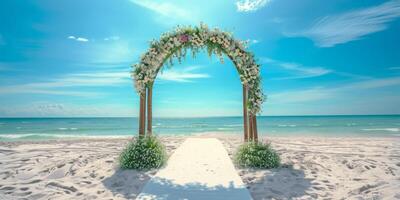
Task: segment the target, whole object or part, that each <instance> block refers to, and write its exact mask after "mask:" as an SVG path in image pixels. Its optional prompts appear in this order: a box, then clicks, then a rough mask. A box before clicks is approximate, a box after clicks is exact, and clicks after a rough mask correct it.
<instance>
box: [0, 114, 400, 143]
mask: <svg viewBox="0 0 400 200" xmlns="http://www.w3.org/2000/svg"><path fill="white" fill-rule="evenodd" d="M137 120H138V118H137V117H18V118H16V117H14V118H0V141H20V140H25V141H26V140H49V139H71V138H81V137H88V138H102V137H107V138H108V137H128V136H136V135H137V132H138V125H137ZM258 128H259V134H260V135H261V136H327V137H348V136H351V137H352V136H356V137H399V136H400V115H314V116H312V115H305V116H304V115H303V116H258ZM153 132H154V134H155V135H159V136H163V135H180V136H182V135H185V136H187V135H201V134H243V118H242V117H241V116H225V117H215V116H213V117H186V118H185V117H155V118H154V119H153Z"/></svg>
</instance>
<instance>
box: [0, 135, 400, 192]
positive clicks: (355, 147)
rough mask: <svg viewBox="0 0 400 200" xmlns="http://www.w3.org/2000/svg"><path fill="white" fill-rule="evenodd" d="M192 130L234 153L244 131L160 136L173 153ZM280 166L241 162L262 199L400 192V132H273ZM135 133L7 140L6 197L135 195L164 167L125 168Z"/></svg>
mask: <svg viewBox="0 0 400 200" xmlns="http://www.w3.org/2000/svg"><path fill="white" fill-rule="evenodd" d="M189 137H215V138H217V139H219V140H220V141H221V142H222V143H223V145H224V147H225V149H226V150H227V152H228V155H229V156H230V157H231V158H232V157H233V155H234V153H235V150H236V148H237V147H238V146H239V145H240V144H242V137H241V135H235V134H231V135H228V134H224V135H222V134H208V135H199V136H181V137H179V136H178V137H177V136H160V137H159V138H160V139H161V140H162V142H163V143H164V145H165V146H166V148H167V152H168V154H169V155H171V154H172V153H173V152H174V150H175V149H176V148H178V147H179V145H180V144H181V143H182V142H183V141H184V140H185V139H186V138H189ZM263 139H266V140H267V141H268V142H271V144H272V146H273V147H274V149H276V151H277V152H278V153H279V154H280V155H281V158H282V166H281V167H279V168H277V169H271V170H260V169H240V168H236V170H237V172H238V174H239V176H240V177H241V178H242V180H243V182H244V183H245V184H246V185H247V187H248V189H249V191H250V193H251V195H252V197H253V198H254V199H255V200H258V199H271V198H275V199H290V198H296V199H309V198H313V199H324V198H328V197H331V198H333V199H340V198H346V199H347V198H351V199H354V198H364V199H371V198H375V199H393V198H400V192H399V191H400V190H399V189H400V138H375V137H374V138H368V137H361V138H360V137H359V138H347V137H346V138H343V137H336V138H330V137H329V138H328V137H303V136H299V137H293V136H290V137H281V136H280V137H267V138H263ZM128 141H129V138H125V139H121V138H119V139H109V138H103V139H98V138H97V139H82V138H79V139H71V140H46V141H34V142H32V141H31V142H30V141H16V142H0V179H1V180H2V181H1V183H0V198H1V197H3V196H4V198H11V199H13V198H27V199H42V198H43V199H90V198H99V199H105V198H114V199H131V198H135V197H136V196H137V195H138V194H139V193H140V191H141V189H142V188H143V186H144V184H146V183H147V181H148V180H149V179H150V178H151V177H152V176H153V175H154V174H155V173H156V171H157V170H151V171H148V172H138V171H135V170H120V169H119V168H118V162H117V159H118V155H119V153H120V152H121V150H122V149H123V148H124V147H125V144H126V143H127V142H128Z"/></svg>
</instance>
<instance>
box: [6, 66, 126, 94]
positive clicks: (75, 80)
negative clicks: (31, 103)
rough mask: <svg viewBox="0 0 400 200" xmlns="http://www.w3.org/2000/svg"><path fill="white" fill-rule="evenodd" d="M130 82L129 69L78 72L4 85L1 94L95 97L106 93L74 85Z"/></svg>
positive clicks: (111, 85)
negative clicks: (83, 89) (122, 70)
mask: <svg viewBox="0 0 400 200" xmlns="http://www.w3.org/2000/svg"><path fill="white" fill-rule="evenodd" d="M129 82H131V80H130V74H129V72H127V71H126V72H121V71H105V72H93V73H76V74H68V75H64V76H61V77H59V78H55V79H51V80H48V81H43V82H32V83H25V84H18V85H8V86H2V87H1V88H0V95H7V94H26V93H29V94H50V95H64V96H83V97H93V96H101V95H104V93H98V92H82V91H76V90H74V88H72V87H79V88H82V87H100V86H101V87H113V86H120V85H123V84H129Z"/></svg>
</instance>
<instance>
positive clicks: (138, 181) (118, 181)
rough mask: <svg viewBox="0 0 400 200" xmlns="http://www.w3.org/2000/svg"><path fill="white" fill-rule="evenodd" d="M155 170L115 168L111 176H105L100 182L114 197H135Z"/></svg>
mask: <svg viewBox="0 0 400 200" xmlns="http://www.w3.org/2000/svg"><path fill="white" fill-rule="evenodd" d="M155 172H156V171H149V172H142V171H136V170H128V169H117V170H116V171H115V173H114V174H113V175H112V176H110V177H107V178H105V179H104V180H103V181H102V183H103V185H104V186H105V187H106V188H107V189H108V190H110V191H111V192H112V193H113V194H114V196H115V197H124V198H126V199H135V198H136V197H137V196H138V195H139V193H140V192H141V191H142V189H143V187H144V185H145V184H146V183H147V182H148V181H149V180H150V175H152V174H154V173H155Z"/></svg>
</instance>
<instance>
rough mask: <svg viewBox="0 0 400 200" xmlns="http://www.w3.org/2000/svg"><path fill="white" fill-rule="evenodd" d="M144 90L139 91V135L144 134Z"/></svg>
mask: <svg viewBox="0 0 400 200" xmlns="http://www.w3.org/2000/svg"><path fill="white" fill-rule="evenodd" d="M145 118H146V92H144V93H140V111H139V136H141V137H142V136H144V135H145V134H146V132H145V130H144V129H145V125H146V121H145Z"/></svg>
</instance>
